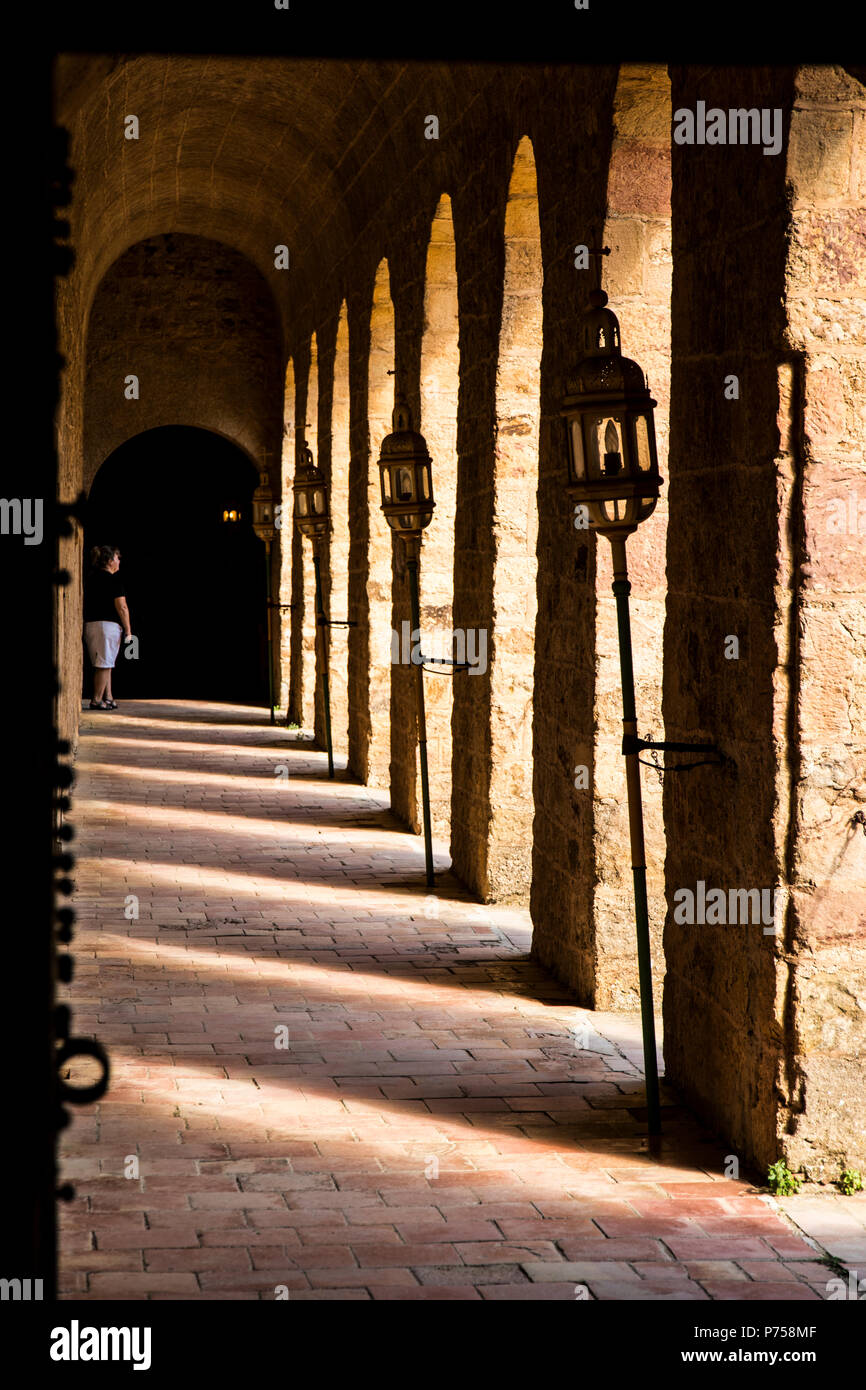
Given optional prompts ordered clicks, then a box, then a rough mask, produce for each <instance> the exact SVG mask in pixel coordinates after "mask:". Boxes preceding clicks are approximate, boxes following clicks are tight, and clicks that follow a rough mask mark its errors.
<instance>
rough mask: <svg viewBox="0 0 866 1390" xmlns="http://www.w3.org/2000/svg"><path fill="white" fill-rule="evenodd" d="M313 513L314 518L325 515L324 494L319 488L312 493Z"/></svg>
mask: <svg viewBox="0 0 866 1390" xmlns="http://www.w3.org/2000/svg"><path fill="white" fill-rule="evenodd" d="M313 512H314V513H315V515H316V516H324V513H325V494H324V493H323V492H322V490H321V488H316V491H315V492H314V493H313Z"/></svg>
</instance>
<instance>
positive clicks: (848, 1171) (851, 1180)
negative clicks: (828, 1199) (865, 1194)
mask: <svg viewBox="0 0 866 1390" xmlns="http://www.w3.org/2000/svg"><path fill="white" fill-rule="evenodd" d="M838 1185H839V1187H840V1188H841V1189H842V1191H843V1192H844V1194H845V1196H846V1197H853V1195H854V1193H855V1192H862V1191H863V1178H862V1177H861V1175H860V1174H859V1173H858V1172H857V1169H856V1168H843V1169H842V1172H841V1174H840V1175H839V1184H838Z"/></svg>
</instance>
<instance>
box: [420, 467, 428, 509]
mask: <svg viewBox="0 0 866 1390" xmlns="http://www.w3.org/2000/svg"><path fill="white" fill-rule="evenodd" d="M421 496H422V497H423V498H424V499H425V500H426V499H429V497H430V469H429V468H428V466H427V464H426V463H425V464H422V466H421Z"/></svg>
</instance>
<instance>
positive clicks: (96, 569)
mask: <svg viewBox="0 0 866 1390" xmlns="http://www.w3.org/2000/svg"><path fill="white" fill-rule="evenodd" d="M90 564H91V569H90V573H89V574H88V575H87V576H86V578H85V580H84V640H85V642H86V643H87V652H88V655H89V657H90V664H91V666H92V667H93V699H92V700H91V701H90V708H91V709H117V701H116V700H115V699H113V698H112V694H111V672H112V670H113V669H114V663H115V661H116V660H117V653H118V652H119V651H120V642H121V638H122V637H130V636H131V634H132V628H131V626H130V622H129V609H128V608H127V606H126V597H125V595H124V589H123V581H122V580H121V579H118V577H117V571H118V570H119V569H120V551H119V550H118V549H117V546H115V545H97V546H94V548H93V550H91V552H90Z"/></svg>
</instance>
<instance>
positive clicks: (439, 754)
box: [416, 193, 467, 839]
mask: <svg viewBox="0 0 866 1390" xmlns="http://www.w3.org/2000/svg"><path fill="white" fill-rule="evenodd" d="M459 330H460V320H459V310H458V300H457V264H456V254H455V248H454V222H453V220H452V214H451V199H450V198H449V197H448V194H447V193H443V195H442V197H441V198H440V199H439V204H438V206H437V208H436V212H435V215H434V217H433V223H432V226H431V228H430V244H429V246H428V248H427V266H426V273H425V281H424V335H423V338H422V341H421V422H420V426H419V428H420V429H421V431H422V433H423V434H424V436H425V438H426V440H427V447H428V449H429V450H430V454H431V457H432V459H433V495H434V497H435V499H436V510H435V511H434V513H433V520H432V521H431V523H430V525H429V526H428V527H427V529H426V530H425V531H424V532H423V536H422V544H421V565H420V599H421V633H422V639H423V642H424V646H423V650H424V652H425V654H426V655H431V656H438V657H452V655H453V651H452V647H451V644H450V643H449V642H448V641H447V634H448V633H450V632H451V628H452V613H453V602H454V517H455V512H456V508H457V398H458V393H459V388H460V359H459V352H458V338H459ZM459 647H460V643H459V642H458V643H457V644H455V649H457V655H458V656H461V657H462V659H465V656H462V654H461V652H460V651H459ZM434 648H435V650H434ZM431 670H432V671H433V672H437V674H432V675H429V676H427V677H425V690H424V699H425V706H426V712H427V760H428V767H429V773H430V812H431V819H432V824H433V832H434V834H436V835H439V836H441V837H442V838H443V839H446V838H447V837H448V835H449V833H450V828H451V711H452V707H453V686H452V683H451V682H452V676H451V673H450V672H449V670H448V668H447V667H444V666H440V667H438V668H437V666H436V665H435V663H434V664H432V666H431ZM466 678H467V676H466V673H465V672H464V673H459V674H457V675H456V676H454V677H453V679H457V680H465V679H466ZM416 800H417V801H419V803H420V796H419V797H417V798H416Z"/></svg>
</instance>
